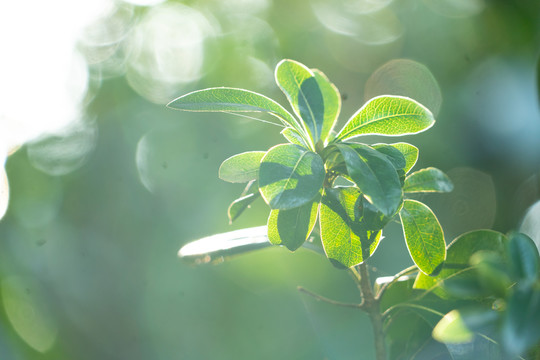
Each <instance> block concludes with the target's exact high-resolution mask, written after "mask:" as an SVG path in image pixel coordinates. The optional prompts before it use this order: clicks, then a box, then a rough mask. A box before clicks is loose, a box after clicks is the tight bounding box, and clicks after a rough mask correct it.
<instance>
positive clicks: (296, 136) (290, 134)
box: [281, 127, 309, 149]
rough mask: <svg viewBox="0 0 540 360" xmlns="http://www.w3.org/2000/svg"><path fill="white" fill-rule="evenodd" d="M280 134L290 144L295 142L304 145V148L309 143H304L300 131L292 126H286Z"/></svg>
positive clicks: (307, 146) (307, 147)
mask: <svg viewBox="0 0 540 360" xmlns="http://www.w3.org/2000/svg"><path fill="white" fill-rule="evenodd" d="M281 135H283V136H284V137H285V139H287V140H289V142H290V143H291V144H296V145H299V146H302V147H305V148H306V149H309V145H308V144H307V143H306V141H305V140H304V138H303V137H302V135H300V133H299V132H298V131H297V130H296V129H294V128H292V127H286V128H285V129H283V130H282V131H281Z"/></svg>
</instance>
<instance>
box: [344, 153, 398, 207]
mask: <svg viewBox="0 0 540 360" xmlns="http://www.w3.org/2000/svg"><path fill="white" fill-rule="evenodd" d="M336 147H337V148H338V149H339V151H340V152H341V154H342V156H343V159H344V161H345V164H346V166H347V172H348V173H349V176H350V178H351V179H352V181H354V183H355V184H356V185H357V186H358V188H359V189H360V191H362V193H363V194H364V196H365V197H366V198H367V199H368V200H369V201H370V202H371V203H372V204H373V205H374V206H375V207H376V208H377V209H379V210H380V211H381V212H382V213H383V214H385V215H386V216H392V215H394V214H395V213H396V211H397V210H398V209H399V206H400V205H401V202H402V200H403V192H402V190H401V183H400V181H399V177H398V174H397V172H396V170H395V168H394V166H393V165H392V163H391V162H390V161H389V160H388V158H387V157H386V155H383V154H381V153H380V152H378V151H377V150H375V149H373V148H371V147H369V146H367V145H363V144H337V145H336Z"/></svg>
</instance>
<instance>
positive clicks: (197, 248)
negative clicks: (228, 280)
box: [178, 226, 272, 264]
mask: <svg viewBox="0 0 540 360" xmlns="http://www.w3.org/2000/svg"><path fill="white" fill-rule="evenodd" d="M266 232H267V227H266V226H258V227H252V228H247V229H242V230H235V231H229V232H226V233H222V234H217V235H212V236H207V237H204V238H202V239H199V240H196V241H192V242H190V243H188V244H186V245H184V246H183V247H182V248H181V249H180V251H178V256H179V257H180V258H182V259H183V260H186V261H188V262H189V263H192V264H206V263H219V262H222V261H223V260H225V259H226V258H229V257H231V256H234V255H239V254H243V253H246V252H251V251H254V250H259V249H262V248H265V247H269V246H271V245H272V244H270V242H269V241H268V237H267V236H266Z"/></svg>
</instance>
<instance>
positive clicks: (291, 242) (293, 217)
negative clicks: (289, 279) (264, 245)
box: [268, 197, 320, 251]
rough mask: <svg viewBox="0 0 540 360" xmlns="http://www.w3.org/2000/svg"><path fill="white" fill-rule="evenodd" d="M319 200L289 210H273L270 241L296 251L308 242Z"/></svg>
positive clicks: (269, 226) (269, 228) (270, 219)
mask: <svg viewBox="0 0 540 360" xmlns="http://www.w3.org/2000/svg"><path fill="white" fill-rule="evenodd" d="M319 201H320V197H319V199H317V200H316V201H313V202H312V203H307V204H305V205H302V206H300V207H297V208H294V209H288V210H272V211H271V212H270V217H269V218H268V239H269V240H270V242H271V243H272V244H274V245H285V246H286V247H287V249H289V250H291V251H294V250H296V249H298V248H299V247H300V246H302V244H303V243H304V242H305V241H306V240H307V238H308V237H309V234H311V231H312V230H313V227H314V226H315V220H317V211H318V209H319Z"/></svg>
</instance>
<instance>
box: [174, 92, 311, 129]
mask: <svg viewBox="0 0 540 360" xmlns="http://www.w3.org/2000/svg"><path fill="white" fill-rule="evenodd" d="M167 107H169V108H171V109H176V110H184V111H197V112H199V111H206V112H229V113H237V112H264V113H269V114H271V115H273V116H275V117H277V118H278V119H279V120H280V121H281V122H282V123H283V124H284V125H285V126H292V127H294V128H296V129H297V130H299V131H300V130H301V128H300V126H299V124H298V122H297V121H296V119H295V118H294V116H292V115H291V114H290V113H289V112H288V111H287V110H285V109H284V108H283V106H281V105H279V104H278V103H277V102H275V101H274V100H272V99H270V98H268V97H266V96H264V95H261V94H258V93H255V92H253V91H248V90H244V89H235V88H227V87H217V88H209V89H204V90H198V91H193V92H191V93H189V94H186V95H183V96H180V97H179V98H177V99H175V100H173V101H171V102H170V103H169V104H167Z"/></svg>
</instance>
